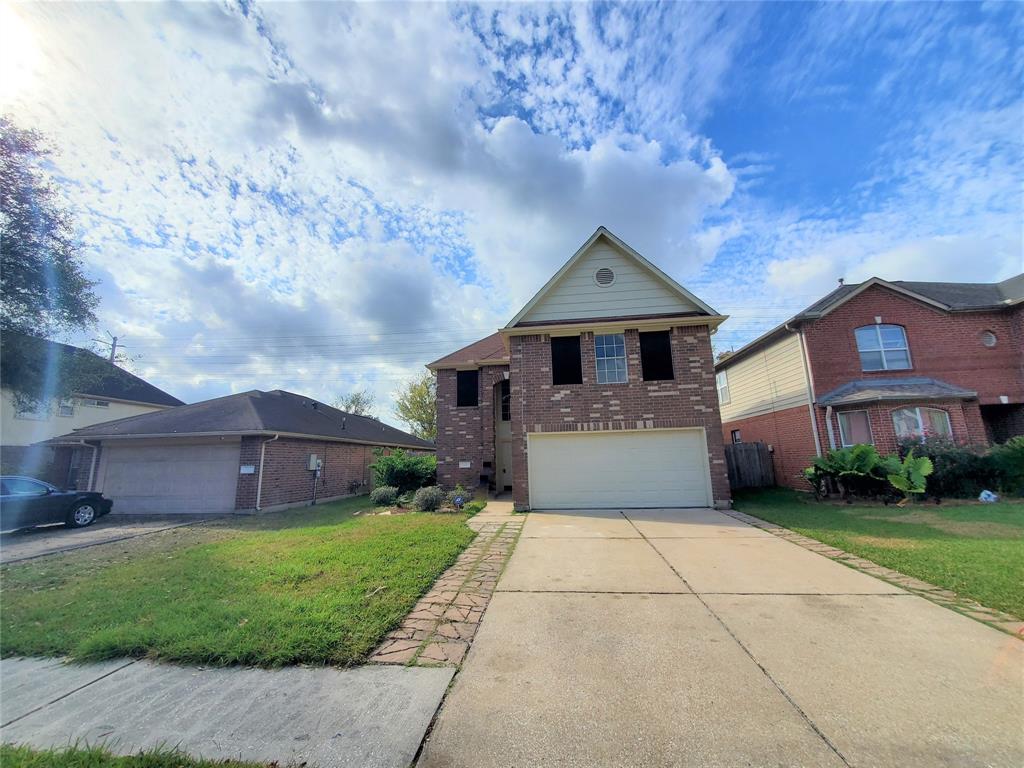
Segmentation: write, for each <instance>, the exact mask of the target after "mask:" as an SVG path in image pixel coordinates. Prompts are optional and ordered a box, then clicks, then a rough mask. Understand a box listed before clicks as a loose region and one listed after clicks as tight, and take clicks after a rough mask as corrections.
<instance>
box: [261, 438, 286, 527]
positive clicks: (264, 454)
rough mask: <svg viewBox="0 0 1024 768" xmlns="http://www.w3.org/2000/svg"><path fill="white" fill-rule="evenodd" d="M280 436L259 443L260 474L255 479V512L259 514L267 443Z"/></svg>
mask: <svg viewBox="0 0 1024 768" xmlns="http://www.w3.org/2000/svg"><path fill="white" fill-rule="evenodd" d="M280 436H281V435H279V434H277V435H274V436H273V437H272V438H270V439H269V440H264V441H263V442H262V443H260V472H259V475H257V477H256V511H257V512H259V511H260V510H261V509H262V507H261V506H260V500H261V499H262V498H263V458H264V457H265V456H266V455H267V443H272V442H274V441H275V440H277V438H279V437H280Z"/></svg>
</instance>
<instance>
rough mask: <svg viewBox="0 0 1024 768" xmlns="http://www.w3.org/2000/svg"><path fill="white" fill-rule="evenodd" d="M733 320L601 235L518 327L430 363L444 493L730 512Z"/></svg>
mask: <svg viewBox="0 0 1024 768" xmlns="http://www.w3.org/2000/svg"><path fill="white" fill-rule="evenodd" d="M725 319H726V318H725V317H724V316H723V315H720V314H719V313H718V312H716V311H715V310H714V309H713V308H712V307H710V306H709V305H708V304H706V303H705V302H703V301H702V300H701V299H699V298H698V297H696V296H695V295H693V294H692V293H690V292H689V291H688V290H686V288H684V287H683V286H681V285H680V284H679V283H677V282H676V281H675V280H673V279H672V278H671V277H669V276H668V275H667V274H665V273H664V272H662V271H661V270H660V269H659V268H658V267H656V266H655V265H654V264H652V263H651V262H650V261H648V260H647V259H645V258H644V257H643V256H641V255H640V254H639V253H637V251H636V250H634V249H633V248H632V247H630V246H629V245H628V244H626V243H625V242H623V241H622V240H621V239H619V238H618V237H616V236H615V235H614V234H612V233H611V232H610V231H608V230H607V229H605V228H604V227H599V228H598V229H597V230H596V231H595V232H594V233H593V234H592V235H591V236H590V237H589V238H588V239H587V241H586V242H585V243H584V244H583V245H582V246H581V247H580V248H579V250H578V251H576V253H575V254H573V256H572V257H571V258H570V259H569V260H568V261H567V262H566V263H565V264H564V265H563V266H562V268H561V269H559V270H558V272H556V273H555V275H554V276H553V277H552V278H551V279H550V280H549V281H548V282H547V283H546V284H545V285H544V286H543V287H542V288H541V289H540V290H539V291H538V292H537V294H536V295H535V296H534V297H533V298H532V299H531V300H530V301H529V303H527V304H526V306H525V307H523V309H522V310H521V311H520V312H519V313H518V314H516V316H515V317H514V318H512V320H511V321H510V322H509V323H508V325H506V326H505V327H504V328H502V329H501V330H499V331H498V332H497V333H495V334H492V335H491V336H488V337H486V338H484V339H481V340H480V341H477V342H475V343H473V344H470V345H469V346H468V347H464V348H462V349H459V350H456V351H455V352H452V353H451V354H449V355H446V356H445V357H443V358H441V359H440V360H435V361H434V362H432V363H430V364H429V365H428V366H427V367H428V368H429V369H430V370H432V371H435V372H436V373H437V447H438V456H437V475H438V483H439V484H440V485H442V486H444V487H447V488H451V487H453V486H455V485H456V484H462V485H464V486H466V487H475V486H478V485H482V486H489V487H491V488H493V489H494V490H496V491H499V492H500V491H504V490H511V492H512V498H513V502H514V504H515V506H516V508H517V509H535V510H542V509H572V508H612V509H615V508H620V507H710V506H717V507H728V506H729V504H730V495H729V481H728V476H727V474H726V468H725V456H724V447H723V443H722V424H721V420H720V418H719V412H718V397H717V394H716V391H715V374H714V359H713V357H712V352H711V334H712V333H714V332H715V329H716V328H718V326H719V325H720V324H721V323H722V322H723V321H724V320H725Z"/></svg>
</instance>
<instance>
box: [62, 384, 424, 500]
mask: <svg viewBox="0 0 1024 768" xmlns="http://www.w3.org/2000/svg"><path fill="white" fill-rule="evenodd" d="M50 442H51V443H52V444H54V445H63V446H79V447H81V448H83V449H85V450H89V451H90V454H91V455H90V457H89V460H88V461H87V462H83V464H82V467H81V471H80V476H79V486H78V487H79V488H83V489H89V490H95V491H100V492H102V493H103V494H104V495H105V496H106V497H107V498H110V499H113V501H114V511H115V512H119V513H127V514H171V513H179V514H180V513H209V514H217V513H225V512H254V511H272V510H275V509H283V508H285V507H289V506H295V505H300V504H307V503H309V502H311V501H312V500H313V498H314V495H315V497H316V499H317V500H318V501H319V500H322V501H328V500H330V499H336V498H340V497H343V496H348V495H351V494H353V493H359V492H361V491H365V490H366V489H367V488H369V486H370V485H371V484H372V476H371V470H370V468H369V465H370V464H371V463H372V462H373V460H374V449H375V448H384V449H394V448H402V449H405V450H409V451H413V452H423V451H429V452H433V450H434V445H433V444H432V443H430V442H427V441H426V440H421V439H419V438H418V437H414V436H412V435H410V434H407V433H406V432H403V431H402V430H400V429H396V428H395V427H391V426H389V425H387V424H384V423H382V422H380V421H378V420H377V419H374V418H370V417H367V416H356V415H354V414H351V413H345V412H344V411H340V410H338V409H337V408H332V407H331V406H329V405H325V404H324V403H321V402H318V401H316V400H314V399H312V398H309V397H303V396H302V395H296V394H294V393H292V392H285V391H282V390H274V391H272V392H261V391H259V390H252V391H250V392H242V393H240V394H237V395H229V396H227V397H218V398H215V399H213V400H204V401H203V402H199V403H193V404H191V405H182V406H179V407H177V408H172V409H170V410H166V411H160V412H157V413H148V414H144V415H141V416H133V417H130V418H127V419H119V420H117V421H109V422H106V423H103V424H95V425H92V426H89V427H84V428H82V429H78V430H75V431H74V432H72V433H70V434H67V435H63V436H61V437H58V438H55V439H53V440H51V441H50ZM317 468H319V471H318V469H317Z"/></svg>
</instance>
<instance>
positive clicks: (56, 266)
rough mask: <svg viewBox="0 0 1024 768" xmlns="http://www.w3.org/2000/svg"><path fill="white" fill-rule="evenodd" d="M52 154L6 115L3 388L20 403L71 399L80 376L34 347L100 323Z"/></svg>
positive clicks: (0, 142) (0, 234) (1, 152)
mask: <svg viewBox="0 0 1024 768" xmlns="http://www.w3.org/2000/svg"><path fill="white" fill-rule="evenodd" d="M52 154H53V150H52V148H51V147H50V146H49V145H48V144H47V143H46V141H45V140H44V139H43V137H42V135H41V134H39V133H38V132H37V131H34V130H25V129H23V128H19V127H18V126H16V125H15V124H14V123H13V122H12V121H11V120H10V118H8V117H3V116H0V332H2V334H3V339H2V341H3V350H2V354H3V365H2V367H0V371H2V377H0V378H2V383H3V386H4V387H5V388H7V389H9V390H11V391H12V392H13V394H14V396H15V399H16V400H17V401H19V404H21V405H29V404H34V403H37V402H39V401H40V400H48V399H49V398H51V397H62V396H65V395H67V394H68V393H69V392H70V391H71V390H72V389H73V387H74V381H73V378H74V371H73V370H72V369H70V368H68V367H67V366H66V365H58V364H57V363H56V362H50V363H48V362H47V361H45V360H43V361H40V360H39V359H38V357H37V356H38V354H39V351H40V349H44V348H46V347H45V345H44V346H43V347H40V345H39V344H38V343H35V342H34V339H33V337H35V339H38V338H39V337H42V338H51V337H53V336H58V335H64V334H68V333H71V332H74V331H79V330H82V329H86V328H89V327H91V326H93V325H94V324H95V322H96V314H95V312H96V305H97V304H98V302H99V297H98V296H97V295H96V293H95V291H94V290H93V289H94V286H95V285H96V284H95V283H94V282H93V281H91V280H89V279H88V278H87V277H86V276H85V271H84V269H83V265H82V258H81V245H80V244H79V242H78V239H77V237H76V234H75V229H74V221H73V219H72V216H71V213H70V212H69V211H68V210H67V208H66V207H65V205H64V203H63V202H62V201H61V199H60V194H59V191H58V189H57V187H56V185H55V184H54V182H53V180H52V178H51V177H50V175H49V174H48V173H47V172H46V170H45V165H46V163H47V162H48V160H49V158H50V157H51V156H52Z"/></svg>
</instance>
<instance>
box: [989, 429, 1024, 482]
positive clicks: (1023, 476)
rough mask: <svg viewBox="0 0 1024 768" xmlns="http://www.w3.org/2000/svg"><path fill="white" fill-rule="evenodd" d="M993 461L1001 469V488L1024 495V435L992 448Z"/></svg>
mask: <svg viewBox="0 0 1024 768" xmlns="http://www.w3.org/2000/svg"><path fill="white" fill-rule="evenodd" d="M990 455H991V457H992V461H993V463H994V464H995V465H996V467H997V468H998V469H999V472H1000V474H1001V475H1002V477H1001V478H1000V485H999V487H1000V489H1001V490H1002V491H1004V492H1005V493H1009V494H1013V495H1014V496H1024V436H1022V437H1011V438H1010V439H1009V440H1007V441H1006V442H1005V443H1003V444H1002V445H997V446H996V447H995V448H993V449H992V452H991V454H990Z"/></svg>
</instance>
